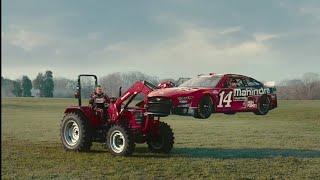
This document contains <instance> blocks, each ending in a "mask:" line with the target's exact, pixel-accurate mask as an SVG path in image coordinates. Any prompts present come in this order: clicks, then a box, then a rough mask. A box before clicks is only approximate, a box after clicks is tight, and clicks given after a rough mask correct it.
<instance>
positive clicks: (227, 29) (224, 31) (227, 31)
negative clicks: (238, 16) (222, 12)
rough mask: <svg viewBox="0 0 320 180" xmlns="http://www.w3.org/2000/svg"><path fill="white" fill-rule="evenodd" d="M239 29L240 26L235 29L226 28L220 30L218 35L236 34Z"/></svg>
mask: <svg viewBox="0 0 320 180" xmlns="http://www.w3.org/2000/svg"><path fill="white" fill-rule="evenodd" d="M241 29H242V28H241V27H240V26H236V27H230V28H226V29H224V30H222V31H221V32H220V34H223V35H226V34H232V33H236V32H239V31H241Z"/></svg>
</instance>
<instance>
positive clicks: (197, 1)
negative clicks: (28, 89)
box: [1, 0, 320, 80]
mask: <svg viewBox="0 0 320 180" xmlns="http://www.w3.org/2000/svg"><path fill="white" fill-rule="evenodd" d="M1 43H2V54H1V56H2V76H4V77H7V78H18V77H20V76H21V75H24V74H26V75H29V76H30V77H31V78H34V77H35V76H36V74H37V73H38V72H41V71H45V70H47V69H50V70H52V71H53V72H54V75H55V76H60V77H62V76H63V77H68V78H75V77H76V76H77V75H78V74H79V73H96V74H98V75H100V76H101V75H106V74H108V73H111V72H124V71H141V72H144V73H147V74H150V75H155V76H159V77H160V78H168V77H173V78H178V77H192V76H195V75H197V74H200V73H209V72H217V73H240V74H245V75H250V76H253V77H255V78H257V79H259V80H281V79H286V78H294V77H299V76H301V75H302V74H303V73H305V72H316V73H320V1H318V0H315V1H301V0H299V1H298V0H297V1H295V0H274V1H273V0H268V1H256V0H250V1H249V0H247V1H245V0H241V1H239V0H229V1H225V0H220V1H214V0H207V1H201V0H194V1H193V0H167V1H165V0H161V1H152V0H145V1H139V0H137V1H132V0H127V1H107V0H100V1H98V0H87V1H85V0H83V1H79V0H68V1H65V0H63V1H62V0H61V1H59V0H41V1H40V0H20V1H16V0H4V1H2V30H1Z"/></svg>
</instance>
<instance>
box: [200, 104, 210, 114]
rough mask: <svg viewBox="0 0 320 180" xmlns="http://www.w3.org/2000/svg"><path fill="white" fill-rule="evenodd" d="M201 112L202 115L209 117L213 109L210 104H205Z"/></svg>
mask: <svg viewBox="0 0 320 180" xmlns="http://www.w3.org/2000/svg"><path fill="white" fill-rule="evenodd" d="M200 112H201V114H203V115H205V116H207V115H209V113H211V107H210V105H209V103H208V102H204V103H203V104H201V106H200Z"/></svg>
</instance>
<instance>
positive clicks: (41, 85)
mask: <svg viewBox="0 0 320 180" xmlns="http://www.w3.org/2000/svg"><path fill="white" fill-rule="evenodd" d="M32 90H33V91H34V92H35V93H34V94H33V93H32ZM53 91H54V82H53V73H52V71H46V72H45V73H44V74H43V73H39V74H38V75H37V77H36V78H35V79H34V80H32V81H31V79H30V78H29V77H28V76H26V75H24V76H22V78H21V79H16V80H11V79H5V78H3V77H1V96H2V97H10V96H15V97H32V96H39V97H53Z"/></svg>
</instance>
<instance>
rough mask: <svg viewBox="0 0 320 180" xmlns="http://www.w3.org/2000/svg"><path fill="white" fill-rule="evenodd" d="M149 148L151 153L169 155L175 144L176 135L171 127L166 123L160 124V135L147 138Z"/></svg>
mask: <svg viewBox="0 0 320 180" xmlns="http://www.w3.org/2000/svg"><path fill="white" fill-rule="evenodd" d="M147 144H148V148H149V150H150V151H151V152H155V153H165V154H168V153H169V152H170V151H171V149H172V147H173V144H174V134H173V131H172V129H171V127H170V126H169V125H168V124H167V123H164V122H160V126H159V135H158V136H156V137H155V136H152V135H149V136H148V137H147Z"/></svg>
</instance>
